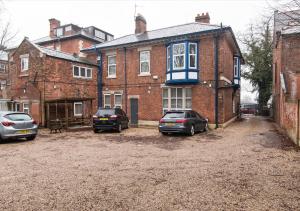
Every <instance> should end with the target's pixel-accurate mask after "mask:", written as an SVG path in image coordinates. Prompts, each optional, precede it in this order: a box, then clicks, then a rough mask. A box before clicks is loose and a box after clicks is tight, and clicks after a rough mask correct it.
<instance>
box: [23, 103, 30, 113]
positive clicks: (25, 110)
mask: <svg viewBox="0 0 300 211" xmlns="http://www.w3.org/2000/svg"><path fill="white" fill-rule="evenodd" d="M23 112H24V113H27V114H29V104H28V103H23Z"/></svg>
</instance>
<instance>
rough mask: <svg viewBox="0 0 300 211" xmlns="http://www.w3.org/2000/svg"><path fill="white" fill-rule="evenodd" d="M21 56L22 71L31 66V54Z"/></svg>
mask: <svg viewBox="0 0 300 211" xmlns="http://www.w3.org/2000/svg"><path fill="white" fill-rule="evenodd" d="M20 57H21V72H24V71H27V70H28V66H29V56H28V55H22V56H20Z"/></svg>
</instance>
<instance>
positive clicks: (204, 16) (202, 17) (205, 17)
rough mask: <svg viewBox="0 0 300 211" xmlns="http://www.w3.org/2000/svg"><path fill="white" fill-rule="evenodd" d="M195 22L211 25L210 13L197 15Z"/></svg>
mask: <svg viewBox="0 0 300 211" xmlns="http://www.w3.org/2000/svg"><path fill="white" fill-rule="evenodd" d="M195 21H196V22H198V23H210V17H209V13H208V12H206V13H205V14H204V13H202V14H201V15H199V14H198V15H197V16H196V17H195Z"/></svg>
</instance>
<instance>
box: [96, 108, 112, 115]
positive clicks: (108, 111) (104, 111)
mask: <svg viewBox="0 0 300 211" xmlns="http://www.w3.org/2000/svg"><path fill="white" fill-rule="evenodd" d="M114 114H115V109H99V110H98V111H97V114H96V115H97V116H111V115H114Z"/></svg>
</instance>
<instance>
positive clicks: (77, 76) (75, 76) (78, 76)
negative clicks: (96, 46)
mask: <svg viewBox="0 0 300 211" xmlns="http://www.w3.org/2000/svg"><path fill="white" fill-rule="evenodd" d="M75 67H77V68H78V74H79V75H75V70H74V69H75ZM73 77H74V78H80V67H79V66H77V65H73Z"/></svg>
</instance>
